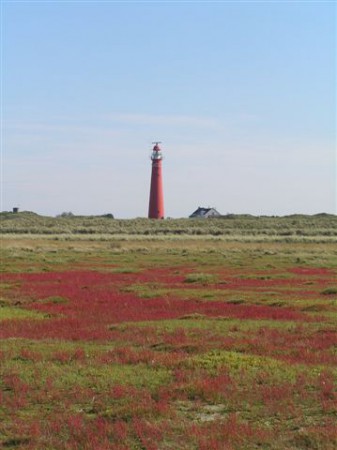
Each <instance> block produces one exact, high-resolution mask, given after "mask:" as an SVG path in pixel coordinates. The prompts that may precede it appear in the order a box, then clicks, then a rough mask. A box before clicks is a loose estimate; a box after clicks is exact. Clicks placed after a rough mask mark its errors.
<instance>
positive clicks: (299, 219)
mask: <svg viewBox="0 0 337 450" xmlns="http://www.w3.org/2000/svg"><path fill="white" fill-rule="evenodd" d="M0 219H1V220H0V231H1V233H2V234H43V235H48V234H49V235H53V234H65V235H79V234H81V235H86V234H87V235H111V236H112V235H144V236H146V235H150V236H151V235H153V236H160V235H161V236H165V235H186V236H198V235H199V236H206V235H208V236H219V237H221V236H224V237H228V238H230V237H231V236H236V237H237V236H245V237H249V236H252V237H254V236H255V237H258V236H260V237H261V238H263V237H264V236H265V237H269V238H272V237H287V236H288V237H325V238H328V240H329V241H330V240H334V238H336V237H337V216H336V215H332V214H325V213H322V214H316V215H302V214H294V215H290V216H283V217H277V216H251V215H248V214H242V215H241V214H240V215H236V214H228V215H225V216H221V217H218V218H212V219H166V220H150V219H145V218H138V219H114V218H113V215H112V214H104V215H102V216H76V215H73V214H72V213H63V214H61V215H59V216H57V217H47V216H40V215H38V214H36V213H33V212H26V211H24V212H19V213H12V212H2V213H0ZM112 219H113V220H112Z"/></svg>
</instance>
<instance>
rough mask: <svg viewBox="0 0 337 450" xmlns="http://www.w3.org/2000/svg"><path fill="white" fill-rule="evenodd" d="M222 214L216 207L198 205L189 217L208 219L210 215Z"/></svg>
mask: <svg viewBox="0 0 337 450" xmlns="http://www.w3.org/2000/svg"><path fill="white" fill-rule="evenodd" d="M220 216H221V214H220V213H219V212H218V211H217V210H216V209H215V208H203V207H201V206H199V207H198V209H196V210H195V211H194V213H192V214H191V215H190V216H189V217H190V219H208V218H209V217H220Z"/></svg>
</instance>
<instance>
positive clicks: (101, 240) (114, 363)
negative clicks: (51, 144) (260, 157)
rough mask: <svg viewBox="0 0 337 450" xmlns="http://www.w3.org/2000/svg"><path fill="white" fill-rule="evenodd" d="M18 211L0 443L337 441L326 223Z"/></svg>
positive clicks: (335, 324)
mask: <svg viewBox="0 0 337 450" xmlns="http://www.w3.org/2000/svg"><path fill="white" fill-rule="evenodd" d="M13 216H14V215H11V214H10V213H8V214H5V215H3V220H2V222H1V227H2V238H1V279H0V447H1V446H2V448H4V449H7V448H8V449H34V450H35V449H36V450H58V449H78V450H80V449H81V450H82V449H83V450H92V449H95V450H106V449H116V450H136V449H139V450H157V449H158V450H169V449H170V450H177V449H178V450H185V449H186V450H189V449H196V450H197V449H198V450H242V449H243V450H244V449H270V450H280V449H282V450H283V449H284V450H295V449H317V450H320V449H322V450H333V449H337V440H336V436H337V426H336V424H337V389H336V387H337V276H336V275H337V245H336V243H337V242H336V239H337V238H336V235H337V227H336V225H337V222H336V218H335V217H333V216H326V215H320V216H318V217H306V216H303V217H302V216H296V217H288V218H250V217H247V218H244V217H234V218H228V219H227V220H226V219H224V220H220V219H216V220H214V221H213V220H204V221H202V220H196V221H186V220H185V221H184V220H173V219H172V220H165V221H157V222H156V221H147V220H145V219H139V220H134V221H115V220H114V219H111V218H100V219H95V218H91V219H90V218H89V219H83V218H82V219H79V218H77V219H75V222H76V224H75V225H74V222H71V220H72V219H69V218H67V219H64V220H65V222H63V223H62V220H63V218H58V219H49V218H40V217H38V218H36V217H35V218H34V215H32V214H31V213H29V214H25V213H23V215H20V213H19V214H18V215H17V216H15V217H13ZM53 220H54V222H53ZM90 220H92V222H90ZM29 221H30V222H29ZM60 221H61V222H60ZM89 222H90V223H91V225H90V223H89ZM94 222H95V223H94ZM60 223H61V224H60ZM41 224H42V225H41ZM81 227H82V228H81ZM90 227H92V232H89V231H88V229H90ZM87 228H88V229H87ZM80 229H82V230H86V231H87V232H81V231H79V230H80ZM46 230H47V231H46Z"/></svg>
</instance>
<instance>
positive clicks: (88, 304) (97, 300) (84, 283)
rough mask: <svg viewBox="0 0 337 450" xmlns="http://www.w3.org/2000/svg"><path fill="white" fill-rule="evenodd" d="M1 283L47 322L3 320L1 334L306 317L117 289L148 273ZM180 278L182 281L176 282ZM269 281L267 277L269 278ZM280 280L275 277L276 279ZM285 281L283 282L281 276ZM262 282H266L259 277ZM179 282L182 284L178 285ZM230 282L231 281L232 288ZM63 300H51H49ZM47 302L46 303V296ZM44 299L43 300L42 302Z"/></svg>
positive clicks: (97, 336)
mask: <svg viewBox="0 0 337 450" xmlns="http://www.w3.org/2000/svg"><path fill="white" fill-rule="evenodd" d="M155 276H156V278H155V280H156V281H158V278H157V277H159V279H160V280H162V281H163V280H165V281H166V282H168V281H169V280H171V281H172V278H173V282H175V284H177V283H178V278H179V277H174V276H167V275H166V276H165V273H164V271H163V270H162V271H161V272H160V273H158V272H156V274H155ZM3 280H4V281H5V282H16V283H18V284H20V287H19V288H16V289H14V290H12V296H14V297H15V298H16V299H17V300H18V301H23V299H25V300H26V301H27V302H30V303H28V304H27V305H26V307H27V308H30V309H34V310H36V311H39V312H42V313H45V314H47V315H48V317H49V318H48V319H47V320H46V319H45V320H25V321H22V320H11V321H6V322H3V323H2V326H1V330H0V337H2V338H4V337H11V336H16V337H28V338H34V339H46V338H63V339H70V340H79V339H90V340H108V339H109V338H110V337H111V332H110V331H109V325H112V324H118V323H121V322H133V321H137V322H138V321H148V320H162V319H172V318H178V317H181V316H184V315H189V314H194V313H199V314H203V315H206V316H209V317H232V318H239V319H274V320H293V321H310V320H312V318H310V316H308V315H306V314H304V313H302V312H299V311H296V310H292V309H291V308H288V307H284V308H274V307H271V306H263V305H247V304H233V303H225V302H221V301H207V302H200V300H198V299H195V300H189V301H185V300H182V299H180V298H171V297H165V298H149V299H143V298H139V297H138V296H137V295H136V294H133V293H127V292H121V287H123V286H125V285H126V286H127V285H129V284H130V283H132V282H137V283H139V282H148V281H149V280H151V281H153V274H152V273H151V272H145V273H144V274H107V273H99V272H94V271H85V272H75V271H73V272H47V273H38V274H36V273H34V274H6V275H4V276H3ZM180 281H181V280H180ZM269 281H270V280H269ZM278 281H280V280H278ZM282 281H287V282H288V280H282ZM263 283H265V281H264V280H263ZM261 284H262V281H261V280H238V281H237V286H240V289H241V288H242V285H245V286H250V288H256V286H258V285H261ZM181 286H184V287H185V286H186V284H183V283H181ZM233 286H234V284H233V283H232V284H230V285H229V287H230V288H232V287H233ZM53 297H57V298H62V299H64V300H65V301H64V302H53V301H52V298H53ZM49 298H51V301H50V302H48V299H49ZM41 300H43V302H41Z"/></svg>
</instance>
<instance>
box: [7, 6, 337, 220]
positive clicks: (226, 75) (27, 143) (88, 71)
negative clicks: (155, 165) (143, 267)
mask: <svg viewBox="0 0 337 450" xmlns="http://www.w3.org/2000/svg"><path fill="white" fill-rule="evenodd" d="M1 20H2V29H3V31H2V126H3V135H2V191H3V192H2V205H1V209H2V210H11V209H12V207H13V206H19V207H20V209H21V210H31V211H35V212H38V213H40V214H46V215H56V214H59V213H62V212H63V211H72V212H73V213H75V214H103V213H108V212H111V213H113V214H114V215H115V216H116V217H119V218H129V217H145V216H146V215H147V209H148V200H149V187H150V173H151V165H150V160H149V154H150V150H151V142H152V141H155V140H159V141H162V149H163V152H164V155H165V160H164V162H163V165H164V167H163V170H164V194H165V213H166V215H167V216H169V217H184V216H187V215H189V214H190V213H191V212H192V211H193V210H195V209H196V208H197V207H198V206H206V207H207V206H214V207H216V208H217V209H218V210H219V211H220V212H221V213H223V214H226V213H250V214H257V215H260V214H267V215H284V214H292V213H307V214H315V213H319V212H330V213H335V214H336V213H337V205H336V195H337V192H336V191H337V184H336V162H337V161H336V94H335V90H336V4H335V2H324V1H322V0H320V1H317V2H316V1H310V2H305V1H301V2H296V1H291V2H290V1H289V2H287V1H280V2H272V1H268V2H267V1H266V2H253V1H250V2H237V1H235V2H212V1H207V2H206V1H205V2H196V1H195V2H193V1H191V2H184V1H182V2H173V1H172V2H169V1H167V2H161V1H157V2H155V1H154V2H142V1H138V2H126V1H123V2H109V1H105V2H100V1H87V2H83V1H41V2H37V1H35V2H34V1H13V0H12V1H6V0H3V2H2V18H1Z"/></svg>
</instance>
